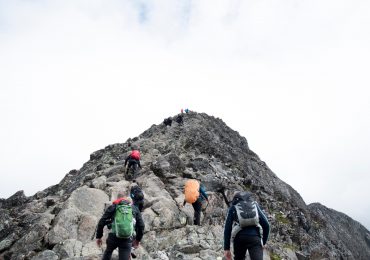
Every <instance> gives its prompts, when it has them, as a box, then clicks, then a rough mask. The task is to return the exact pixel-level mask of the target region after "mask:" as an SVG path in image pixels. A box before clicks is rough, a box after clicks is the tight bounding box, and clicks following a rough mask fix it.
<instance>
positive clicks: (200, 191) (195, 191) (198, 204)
mask: <svg viewBox="0 0 370 260" xmlns="http://www.w3.org/2000/svg"><path fill="white" fill-rule="evenodd" d="M184 193H185V200H184V203H183V205H182V206H185V204H186V203H190V204H192V205H193V208H194V225H198V226H200V215H201V211H202V204H203V201H204V200H206V201H207V202H208V195H207V193H206V189H205V187H204V185H203V184H201V183H200V182H199V181H198V180H187V181H186V183H185V189H184Z"/></svg>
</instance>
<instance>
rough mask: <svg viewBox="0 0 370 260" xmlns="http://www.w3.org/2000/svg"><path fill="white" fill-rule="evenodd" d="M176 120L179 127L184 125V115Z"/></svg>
mask: <svg viewBox="0 0 370 260" xmlns="http://www.w3.org/2000/svg"><path fill="white" fill-rule="evenodd" d="M175 120H176V122H177V123H178V124H179V125H182V124H183V123H184V119H183V117H182V115H178V116H177V117H176V119H175Z"/></svg>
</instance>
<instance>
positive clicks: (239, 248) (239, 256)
mask: <svg viewBox="0 0 370 260" xmlns="http://www.w3.org/2000/svg"><path fill="white" fill-rule="evenodd" d="M246 253H247V246H246V242H245V237H244V236H238V235H237V236H236V237H235V239H234V260H244V259H245V255H246Z"/></svg>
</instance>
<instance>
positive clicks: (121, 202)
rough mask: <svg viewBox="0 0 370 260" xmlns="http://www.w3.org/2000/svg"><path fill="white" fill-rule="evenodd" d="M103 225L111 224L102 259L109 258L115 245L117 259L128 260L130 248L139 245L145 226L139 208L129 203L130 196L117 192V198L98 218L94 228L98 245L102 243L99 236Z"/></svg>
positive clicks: (107, 259) (106, 259) (101, 233)
mask: <svg viewBox="0 0 370 260" xmlns="http://www.w3.org/2000/svg"><path fill="white" fill-rule="evenodd" d="M134 223H135V224H134ZM105 225H108V227H109V225H111V227H112V229H111V231H110V233H109V234H108V238H107V248H106V249H105V251H104V255H103V258H102V260H109V259H111V257H112V253H113V250H115V249H116V248H117V247H118V255H119V260H129V259H130V254H131V248H132V247H134V248H135V249H136V248H137V247H138V246H139V245H140V241H141V239H142V237H143V233H144V228H145V225H144V221H143V219H142V217H141V213H140V211H139V209H138V208H137V207H136V206H134V205H131V199H130V198H125V196H124V195H123V194H121V193H119V194H118V195H117V199H116V200H115V201H113V204H112V205H110V206H109V207H108V208H107V210H106V211H105V212H104V214H103V216H102V217H101V219H100V220H99V223H98V227H97V230H96V243H97V245H98V246H99V247H100V246H101V245H102V243H103V242H102V239H101V238H102V237H103V228H104V226H105ZM134 225H135V226H134ZM134 232H135V233H136V237H135V238H133V234H134ZM133 257H134V256H133Z"/></svg>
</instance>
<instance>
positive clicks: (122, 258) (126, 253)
mask: <svg viewBox="0 0 370 260" xmlns="http://www.w3.org/2000/svg"><path fill="white" fill-rule="evenodd" d="M131 247H132V242H131V239H123V238H121V239H120V240H119V244H118V259H119V260H129V259H130V256H131Z"/></svg>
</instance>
